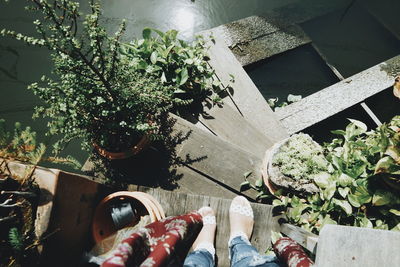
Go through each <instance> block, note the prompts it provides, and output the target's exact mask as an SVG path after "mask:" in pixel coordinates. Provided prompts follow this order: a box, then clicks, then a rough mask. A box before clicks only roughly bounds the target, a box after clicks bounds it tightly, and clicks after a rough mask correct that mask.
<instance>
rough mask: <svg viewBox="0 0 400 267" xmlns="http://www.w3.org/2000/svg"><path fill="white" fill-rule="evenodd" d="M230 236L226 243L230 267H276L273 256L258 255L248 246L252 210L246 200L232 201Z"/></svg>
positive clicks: (276, 263)
mask: <svg viewBox="0 0 400 267" xmlns="http://www.w3.org/2000/svg"><path fill="white" fill-rule="evenodd" d="M229 219H230V227H231V235H230V239H229V242H228V245H229V254H230V257H231V266H232V267H250V266H256V267H278V266H279V264H278V260H277V258H276V257H273V256H266V255H260V254H259V253H258V251H257V249H256V248H254V247H253V246H252V245H251V244H250V241H249V239H250V237H251V233H252V231H253V225H254V219H253V210H252V208H251V206H250V203H249V202H248V201H247V199H246V198H244V197H242V196H239V197H235V198H234V199H233V200H232V204H231V207H230V209H229Z"/></svg>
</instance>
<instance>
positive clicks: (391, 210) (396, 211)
mask: <svg viewBox="0 0 400 267" xmlns="http://www.w3.org/2000/svg"><path fill="white" fill-rule="evenodd" d="M389 212H390V213H393V214H394V215H396V216H400V210H396V209H390V210H389Z"/></svg>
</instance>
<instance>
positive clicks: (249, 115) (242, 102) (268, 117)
mask: <svg viewBox="0 0 400 267" xmlns="http://www.w3.org/2000/svg"><path fill="white" fill-rule="evenodd" d="M203 34H204V36H209V35H210V32H203ZM214 38H215V44H214V43H212V42H211V41H210V42H209V44H210V50H209V56H210V62H209V63H210V65H211V67H212V68H213V69H214V70H215V72H216V75H217V76H218V78H219V79H220V80H221V82H222V83H223V84H224V85H228V84H229V83H230V80H231V76H230V75H233V76H234V80H235V82H234V83H232V85H231V86H232V89H233V92H232V93H231V97H232V99H233V101H234V103H235V105H236V106H237V108H238V109H239V110H240V113H241V114H242V115H243V117H244V118H245V119H246V120H247V121H248V122H249V123H251V124H252V125H253V126H254V127H256V128H257V129H259V130H260V132H262V133H263V134H264V135H266V136H268V137H269V138H270V139H271V140H272V141H274V142H276V141H279V140H282V139H284V138H286V137H287V136H288V135H287V133H286V131H285V129H284V128H283V127H282V126H281V124H280V123H279V121H278V120H277V118H276V117H275V114H274V112H273V111H272V110H271V108H270V107H269V106H268V104H267V102H266V101H265V99H264V97H263V96H262V95H261V93H260V91H259V90H258V89H257V87H256V86H255V85H254V83H253V81H252V80H251V79H250V77H249V76H248V75H247V73H246V71H245V70H244V69H243V68H242V66H241V64H240V63H239V61H238V60H237V59H236V58H235V56H234V55H233V53H232V52H231V50H230V49H229V48H228V46H227V45H226V44H225V42H224V40H223V38H221V37H218V36H214Z"/></svg>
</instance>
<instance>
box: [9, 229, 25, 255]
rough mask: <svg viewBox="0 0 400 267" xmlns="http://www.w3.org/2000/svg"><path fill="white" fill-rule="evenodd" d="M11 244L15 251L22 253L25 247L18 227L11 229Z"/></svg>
mask: <svg viewBox="0 0 400 267" xmlns="http://www.w3.org/2000/svg"><path fill="white" fill-rule="evenodd" d="M8 238H9V243H10V245H11V247H12V248H13V249H14V250H17V251H21V250H22V247H23V245H24V242H23V239H22V235H21V234H20V232H19V231H18V229H17V228H16V227H13V228H11V229H10V231H9V233H8Z"/></svg>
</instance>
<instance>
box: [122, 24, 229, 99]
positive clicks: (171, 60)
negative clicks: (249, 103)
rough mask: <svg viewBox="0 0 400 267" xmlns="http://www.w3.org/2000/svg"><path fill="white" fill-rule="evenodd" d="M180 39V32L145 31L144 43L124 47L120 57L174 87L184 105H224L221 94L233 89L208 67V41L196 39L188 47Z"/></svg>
mask: <svg viewBox="0 0 400 267" xmlns="http://www.w3.org/2000/svg"><path fill="white" fill-rule="evenodd" d="M153 33H155V37H154V36H153ZM177 35H178V32H177V31H176V30H169V31H167V32H162V31H159V30H156V29H150V28H145V29H144V30H143V39H136V40H133V41H131V42H130V43H124V44H122V45H121V47H120V53H121V54H123V55H125V56H126V57H128V58H129V60H130V62H131V66H132V67H133V68H135V69H137V70H138V71H141V72H142V73H150V74H152V75H154V76H156V77H157V78H158V79H159V82H160V83H161V84H163V85H168V86H173V87H174V88H175V90H174V95H175V96H176V97H177V98H178V99H180V100H182V103H184V104H189V103H192V102H193V101H197V102H203V101H204V100H206V99H210V100H211V101H213V102H214V103H218V102H221V98H220V97H219V94H220V93H221V92H222V91H224V90H226V89H227V87H228V86H229V85H226V86H224V85H223V84H222V83H221V82H220V81H219V80H218V78H217V77H216V76H215V72H214V70H213V69H212V68H211V67H210V65H209V64H208V61H209V57H208V54H207V51H208V48H207V47H206V43H205V40H204V39H203V37H202V36H196V39H195V40H194V41H193V42H192V43H188V42H186V41H183V40H180V39H178V38H177Z"/></svg>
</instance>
